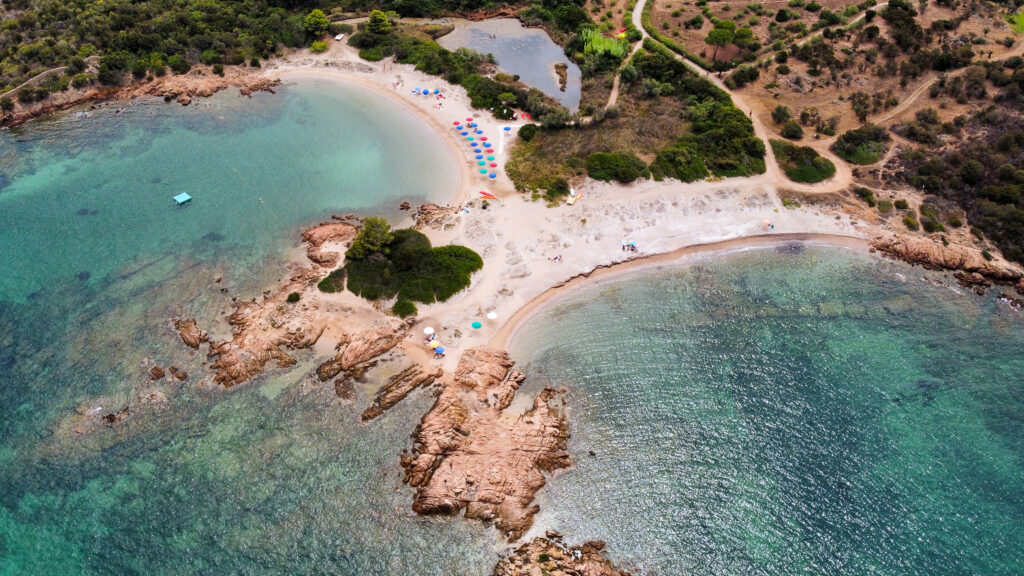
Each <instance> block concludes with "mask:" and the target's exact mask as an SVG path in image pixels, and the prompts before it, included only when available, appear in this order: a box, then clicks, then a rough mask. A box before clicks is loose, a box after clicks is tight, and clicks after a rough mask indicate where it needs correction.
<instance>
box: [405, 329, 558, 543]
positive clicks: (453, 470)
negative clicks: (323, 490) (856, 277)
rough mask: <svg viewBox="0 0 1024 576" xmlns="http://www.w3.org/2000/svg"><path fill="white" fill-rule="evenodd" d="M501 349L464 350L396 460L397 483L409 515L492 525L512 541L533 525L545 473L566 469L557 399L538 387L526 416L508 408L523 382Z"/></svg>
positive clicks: (550, 392) (551, 392) (550, 390)
mask: <svg viewBox="0 0 1024 576" xmlns="http://www.w3.org/2000/svg"><path fill="white" fill-rule="evenodd" d="M512 366H513V362H512V361H511V360H510V359H509V357H508V354H507V353H506V352H504V351H501V350H496V349H493V348H488V347H485V346H484V347H479V348H473V349H470V350H467V351H466V352H465V353H464V354H463V356H462V358H461V359H460V361H459V364H458V367H457V369H456V372H455V376H454V378H452V379H451V380H450V381H447V382H443V384H442V386H441V389H440V392H439V394H438V396H437V399H436V400H435V402H434V405H433V407H432V408H431V409H430V411H429V412H427V414H425V415H424V416H423V419H422V420H421V422H420V424H419V426H418V427H417V429H416V432H415V434H414V438H415V444H414V447H413V450H412V452H411V453H410V454H405V455H403V456H402V467H403V468H404V469H405V478H404V481H405V482H407V483H408V484H409V485H410V486H413V487H414V488H416V494H415V499H414V501H413V510H415V511H416V512H417V513H420V514H453V515H454V514H458V513H459V512H460V511H462V510H465V515H466V517H467V518H476V519H480V520H487V521H491V520H492V521H494V523H495V526H497V527H498V529H500V530H501V531H502V532H504V533H505V534H506V535H508V536H509V537H510V539H513V540H514V539H517V538H519V537H520V536H522V534H523V533H524V532H525V531H526V530H527V529H528V528H529V527H530V525H531V524H532V523H533V516H534V514H536V513H537V511H538V509H539V508H538V507H537V506H536V505H535V504H533V497H534V495H535V494H536V493H537V490H539V489H540V488H541V487H542V486H544V484H545V478H544V472H551V471H554V470H556V469H559V468H565V467H568V466H569V465H570V463H571V461H570V458H569V454H568V452H566V446H567V442H568V437H569V434H568V425H567V422H566V419H565V415H564V413H563V412H562V410H561V409H560V408H559V407H558V406H557V402H556V400H557V396H558V394H559V393H560V392H559V391H556V390H554V389H552V388H549V387H548V388H545V389H544V390H543V391H542V392H541V393H540V394H539V395H538V396H537V397H536V398H535V399H534V402H533V408H532V409H530V410H529V411H527V412H525V413H513V412H511V411H509V410H507V408H508V406H509V405H510V404H511V402H512V399H513V398H514V397H515V393H516V390H517V389H518V388H519V385H520V383H521V382H522V381H523V380H524V378H525V377H524V376H523V375H522V374H521V373H519V372H516V371H515V370H512Z"/></svg>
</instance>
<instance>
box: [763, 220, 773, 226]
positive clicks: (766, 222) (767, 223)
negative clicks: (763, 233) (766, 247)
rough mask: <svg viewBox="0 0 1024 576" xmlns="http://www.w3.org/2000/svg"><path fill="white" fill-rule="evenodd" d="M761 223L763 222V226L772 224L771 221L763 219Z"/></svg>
mask: <svg viewBox="0 0 1024 576" xmlns="http://www.w3.org/2000/svg"><path fill="white" fill-rule="evenodd" d="M761 224H764V225H765V226H771V225H772V223H771V222H769V221H767V220H763V221H762V222H761Z"/></svg>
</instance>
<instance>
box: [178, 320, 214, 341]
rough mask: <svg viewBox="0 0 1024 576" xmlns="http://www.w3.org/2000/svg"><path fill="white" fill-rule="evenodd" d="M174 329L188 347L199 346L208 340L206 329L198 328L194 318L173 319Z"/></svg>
mask: <svg viewBox="0 0 1024 576" xmlns="http://www.w3.org/2000/svg"><path fill="white" fill-rule="evenodd" d="M174 329H175V330H177V331H178V334H179V335H180V336H181V340H182V341H183V342H184V343H185V345H186V346H188V347H189V348H199V345H200V344H202V343H203V342H208V341H209V340H210V336H209V335H208V334H207V333H206V331H205V330H200V329H199V325H198V324H196V321H195V318H188V319H185V320H175V321H174Z"/></svg>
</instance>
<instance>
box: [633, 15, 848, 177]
mask: <svg viewBox="0 0 1024 576" xmlns="http://www.w3.org/2000/svg"><path fill="white" fill-rule="evenodd" d="M645 4H647V0H637V3H636V6H635V7H634V8H633V23H634V24H635V25H637V28H638V29H639V30H640V33H641V34H643V37H644V38H651V36H650V35H649V34H648V33H647V30H645V29H644V28H643V26H642V25H641V24H642V22H641V14H642V13H643V10H644V5H645ZM651 40H652V41H654V42H657V40H655V39H654V38H651ZM640 45H641V46H642V45H643V41H641V42H640ZM634 51H635V50H634ZM673 55H674V56H675V57H676V59H677V60H680V61H681V62H682V63H683V64H685V65H686V66H687V67H688V68H689V69H690V70H691V71H693V73H695V74H697V75H698V76H703V77H704V78H707V79H708V80H710V81H711V83H712V84H714V85H715V86H717V87H718V88H719V89H720V90H722V91H723V92H725V93H726V94H728V95H729V97H730V98H731V99H732V102H733V105H734V106H736V108H738V109H739V110H741V111H742V112H744V113H746V114H747V116H749V117H750V121H751V123H752V124H753V126H754V135H755V136H757V137H758V138H760V139H761V141H762V142H764V148H765V157H764V162H765V173H766V175H768V176H769V177H770V179H771V181H772V182H775V183H778V184H779V185H781V186H785V188H786V189H788V190H796V191H800V192H836V191H840V190H846V189H847V188H849V187H850V185H851V184H852V183H853V171H852V170H851V169H850V166H849V165H848V164H847V163H846V162H845V161H844V160H842V159H841V158H839V156H836V155H835V154H834V153H833V152H832V151H831V150H829V149H828V143H825V142H822V143H808V144H807V145H808V146H810V147H811V148H814V150H815V151H816V152H817V153H818V154H820V155H821V156H823V157H825V158H826V159H828V160H829V161H830V162H832V164H834V165H835V167H836V173H835V175H834V176H833V177H832V178H830V179H828V180H825V181H824V182H819V183H817V184H800V183H797V182H793V181H791V180H790V179H789V178H787V177H786V175H785V173H783V172H782V169H781V168H779V163H778V161H776V159H775V152H773V151H772V146H771V142H769V140H770V139H771V137H772V136H773V134H772V133H770V132H769V131H768V130H767V129H766V128H765V127H764V124H762V123H761V120H760V119H759V118H758V117H757V116H754V112H753V108H751V107H750V106H749V105H748V104H747V103H746V102H745V101H744V100H743V98H742V97H740V96H739V95H738V94H737V93H736V92H735V91H733V90H730V89H729V88H728V87H726V85H725V82H723V81H722V79H721V78H719V77H718V76H717V75H716V74H712V73H711V72H708V71H707V70H705V69H703V68H701V67H700V66H698V65H697V64H695V63H693V62H691V61H689V60H687V59H686V58H684V57H682V56H680V55H679V54H676V53H675V52H673Z"/></svg>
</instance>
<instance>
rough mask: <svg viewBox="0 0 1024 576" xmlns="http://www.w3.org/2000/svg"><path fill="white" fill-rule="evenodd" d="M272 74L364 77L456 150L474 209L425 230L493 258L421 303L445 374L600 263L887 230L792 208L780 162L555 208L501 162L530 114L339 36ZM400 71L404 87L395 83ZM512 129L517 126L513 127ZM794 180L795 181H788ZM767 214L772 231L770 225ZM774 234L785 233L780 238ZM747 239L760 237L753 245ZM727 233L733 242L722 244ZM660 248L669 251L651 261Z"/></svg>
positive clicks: (349, 302)
mask: <svg viewBox="0 0 1024 576" xmlns="http://www.w3.org/2000/svg"><path fill="white" fill-rule="evenodd" d="M267 73H268V74H269V75H277V76H279V77H281V78H282V79H283V80H288V79H299V78H310V77H315V78H324V79H334V80H338V81H342V82H349V83H353V84H356V85H359V86H362V87H364V88H367V89H369V90H373V91H374V92H376V93H377V94H379V95H380V96H381V97H384V98H389V99H391V100H393V101H395V102H399V103H401V104H402V105H404V106H407V107H408V108H409V109H410V110H413V111H414V112H415V113H416V114H417V116H418V117H420V118H421V119H422V120H423V121H424V122H425V123H427V124H428V125H429V126H431V127H433V128H434V129H436V130H437V131H438V133H439V134H440V135H441V136H442V138H441V139H440V141H442V142H444V143H445V145H446V146H447V147H448V148H449V150H450V152H451V154H452V157H453V158H454V161H455V162H456V164H457V165H458V166H459V170H460V182H461V184H460V185H459V187H458V189H457V190H455V191H453V194H452V196H451V199H450V201H449V205H451V206H459V207H464V208H466V209H467V210H468V212H465V213H460V214H459V215H458V216H451V217H450V218H449V219H448V220H447V223H446V224H445V225H442V226H437V227H435V228H432V229H430V228H428V229H425V230H423V231H424V233H426V234H427V235H428V236H429V237H430V239H431V241H432V242H433V243H434V245H443V244H448V243H456V244H462V245H465V246H468V247H470V248H472V249H473V250H475V251H477V252H478V253H479V254H480V255H481V256H482V257H483V259H484V267H483V270H481V271H480V272H478V273H477V274H475V275H474V277H473V283H472V285H471V286H470V288H469V289H467V290H465V291H463V292H462V293H460V294H457V295H456V296H454V297H453V298H451V299H450V300H449V301H447V302H444V303H438V304H430V305H424V304H419V305H418V307H419V317H418V323H417V324H418V325H417V328H416V329H414V330H413V334H414V336H413V337H411V338H410V341H409V343H408V344H409V345H408V346H406V347H405V348H406V351H407V352H413V354H414V356H415V357H416V358H415V359H416V360H428V359H429V355H428V354H425V353H424V354H422V355H421V354H416V353H415V352H414V351H415V350H416V348H417V347H418V345H417V344H416V342H415V341H416V340H418V337H416V336H415V335H417V334H420V328H422V327H424V326H428V325H429V326H432V327H434V328H435V329H437V331H438V334H439V337H440V338H441V341H442V343H443V344H444V345H445V347H446V348H447V349H448V351H449V353H448V354H447V357H446V358H445V360H444V361H443V364H444V367H445V369H446V371H451V370H453V369H454V367H455V364H456V363H457V361H458V358H459V355H460V354H459V353H460V351H462V350H465V349H467V348H470V347H473V346H478V345H481V344H485V343H488V342H490V343H493V344H497V345H505V344H507V341H508V338H509V337H510V336H511V334H512V331H513V328H514V327H515V326H516V325H518V323H519V322H520V320H522V319H523V318H525V317H526V316H527V315H528V314H526V312H527V311H528V310H532V309H535V308H536V307H537V304H538V303H539V302H540V300H537V299H538V298H542V297H543V300H547V299H548V298H551V297H552V296H553V295H554V293H551V292H549V289H551V288H553V287H556V286H559V285H562V284H565V283H566V282H567V281H569V280H570V279H572V278H574V277H578V276H580V275H589V273H590V272H592V271H594V270H597V269H601V268H606V267H608V266H610V265H615V264H617V263H623V262H627V261H633V260H641V261H642V262H643V265H658V266H663V265H666V264H669V263H670V262H672V261H677V260H678V259H679V258H681V257H682V256H684V255H685V254H689V253H692V252H693V251H694V250H695V249H694V248H693V247H703V248H696V249H706V250H735V249H741V248H743V247H744V246H753V245H763V244H765V243H772V242H776V241H787V239H788V241H792V240H793V239H795V238H797V236H796V235H811V236H808V237H807V238H808V239H811V240H813V241H815V242H817V243H829V244H835V245H843V246H848V247H856V248H858V249H866V243H865V242H864V239H866V238H868V237H870V236H872V235H874V234H876V233H877V232H878V231H880V228H878V227H877V226H875V225H872V224H869V223H866V222H861V221H858V220H856V217H855V216H853V217H851V216H850V215H849V214H847V213H845V212H843V211H842V210H841V209H838V208H828V209H825V208H820V207H812V208H795V209H793V208H786V207H783V205H782V202H781V200H780V197H779V194H778V193H777V191H776V188H775V182H774V181H773V179H774V178H777V177H778V176H777V171H771V170H770V171H768V172H767V173H766V174H763V175H761V176H756V177H752V178H734V179H726V180H721V181H703V182H695V183H690V184H685V183H680V182H675V181H672V182H653V181H645V182H639V183H635V184H631V185H620V184H609V183H603V182H594V181H587V182H585V183H584V185H583V186H582V187H581V189H582V190H583V194H584V195H583V198H582V200H580V201H579V202H577V203H576V204H575V205H574V206H568V205H560V206H557V207H554V208H550V207H548V206H546V205H545V203H544V202H543V201H532V200H531V199H530V196H529V195H526V194H521V193H518V192H516V191H515V190H514V188H513V185H512V183H511V181H510V180H509V179H508V177H507V176H505V174H504V171H503V170H502V169H501V166H503V165H504V163H505V160H506V158H507V152H508V148H509V145H510V144H511V142H512V140H513V139H514V138H515V136H514V134H515V133H516V131H517V130H518V127H519V126H520V125H521V122H520V123H516V122H504V121H498V120H496V119H494V118H493V117H492V116H491V115H490V114H489V113H488V112H487V111H482V110H474V109H472V108H471V107H470V106H469V98H468V97H467V95H466V93H465V91H464V90H463V89H462V88H461V87H459V86H452V85H449V84H447V83H446V82H444V81H443V80H441V79H439V78H437V77H434V76H429V75H426V74H423V73H420V72H416V71H415V70H413V68H412V66H410V65H402V64H395V63H393V62H390V59H389V60H386V61H384V62H378V63H367V62H364V61H362V60H360V59H359V57H358V54H357V52H356V51H355V50H354V49H352V48H350V47H348V46H347V45H344V44H343V43H339V42H335V43H332V46H331V48H330V50H328V51H327V52H326V53H324V54H320V55H311V54H309V53H308V52H303V53H299V54H298V55H297V56H296V57H294V58H293V59H292V60H284V61H278V62H277V63H275V64H274V65H272V66H270V67H269V68H268V70H267ZM396 79H400V80H401V81H402V82H403V83H404V84H403V85H402V86H399V87H398V88H395V87H394V86H393V83H394V82H395V81H396ZM417 86H418V87H424V88H431V89H433V88H440V89H442V91H443V93H444V94H445V95H446V97H445V98H444V100H443V102H444V104H443V106H442V107H441V108H437V107H436V105H437V102H439V101H440V100H438V99H436V98H434V97H432V96H431V97H426V96H417V95H414V94H412V93H411V92H410V91H411V89H412V88H415V87H417ZM470 117H471V118H473V119H474V121H475V122H477V123H478V124H479V125H480V127H481V129H482V130H483V131H484V135H486V136H488V137H489V141H490V142H494V141H497V142H498V145H497V146H496V147H495V148H494V150H495V153H494V156H495V157H496V158H497V160H496V162H497V163H498V164H499V168H498V169H497V171H498V173H499V175H500V176H499V177H498V178H497V179H495V180H490V179H488V178H487V177H486V176H484V175H480V174H479V173H477V171H476V170H475V168H476V164H475V162H476V161H475V159H474V158H473V155H472V154H470V152H471V148H470V147H469V146H468V145H467V144H466V141H465V139H464V138H463V137H462V136H460V135H458V133H457V132H456V131H455V130H454V129H453V122H454V121H456V120H458V121H460V122H465V119H466V118H470ZM505 126H511V127H512V130H511V131H510V132H508V133H505V131H504V130H503V129H502V128H504V127H505ZM786 184H787V185H786V188H791V187H790V186H788V182H787V183H786ZM479 190H487V191H489V192H492V193H493V194H495V195H497V196H498V198H499V200H497V201H494V200H492V201H490V202H489V204H490V205H489V207H488V208H487V209H484V208H483V207H482V202H481V200H480V198H479V195H478V193H477V192H478V191H479ZM765 220H768V221H770V222H771V223H772V224H773V226H774V229H769V228H768V227H766V226H765V225H764V224H763V222H764V221H765ZM410 223H411V222H409V221H407V222H401V223H396V224H397V225H398V226H407V225H409V224H410ZM773 235H774V236H778V238H777V239H773V238H772V236H773ZM744 238H749V239H751V240H749V241H747V242H746V243H744V242H743V241H742V239H744ZM845 239H849V240H845ZM857 239H860V240H859V241H858V240H857ZM726 241H730V243H729V244H726V245H716V243H722V242H726ZM624 242H635V243H636V245H637V247H638V251H637V252H630V251H624V250H623V248H622V244H623V243H624ZM658 254H663V255H667V256H662V257H660V258H658V259H654V260H645V259H646V258H647V257H650V256H652V255H658ZM555 257H560V261H554V260H552V259H553V258H555ZM637 264H638V263H637ZM635 265H636V264H633V265H631V266H630V267H633V266H635ZM310 296H311V297H312V298H313V299H314V302H311V304H314V305H315V306H317V307H318V308H320V309H321V311H323V312H328V313H330V312H331V311H332V310H335V311H337V310H342V309H343V310H345V311H347V312H350V313H349V314H345V315H344V319H343V320H342V319H338V320H337V322H346V323H348V322H352V321H353V315H352V314H351V312H361V313H357V314H356V316H357V317H359V318H361V321H359V322H358V323H359V324H363V323H368V322H369V321H371V320H372V318H374V317H377V318H379V317H380V314H379V313H376V312H374V311H373V308H372V306H370V305H369V304H368V303H365V301H361V300H360V299H358V298H356V297H354V296H353V295H351V294H346V295H341V294H335V295H326V294H311V295H310ZM531 302H532V303H533V304H532V305H531ZM521 310H522V312H520V311H521ZM488 312H494V313H496V314H497V318H496V319H495V320H488V319H487V318H486V315H487V313H488ZM474 321H479V322H481V323H482V324H483V327H482V328H480V329H473V328H472V327H471V324H472V323H473V322H474ZM354 328H357V326H352V325H346V326H344V327H342V326H334V327H329V328H328V330H327V331H326V332H325V333H324V336H323V338H322V341H321V342H319V343H318V345H317V348H318V350H321V351H327V350H330V349H331V348H333V346H334V344H335V343H336V341H337V337H338V335H339V334H341V333H343V332H346V331H349V332H350V331H352V330H353V329H354ZM424 352H425V351H424Z"/></svg>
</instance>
